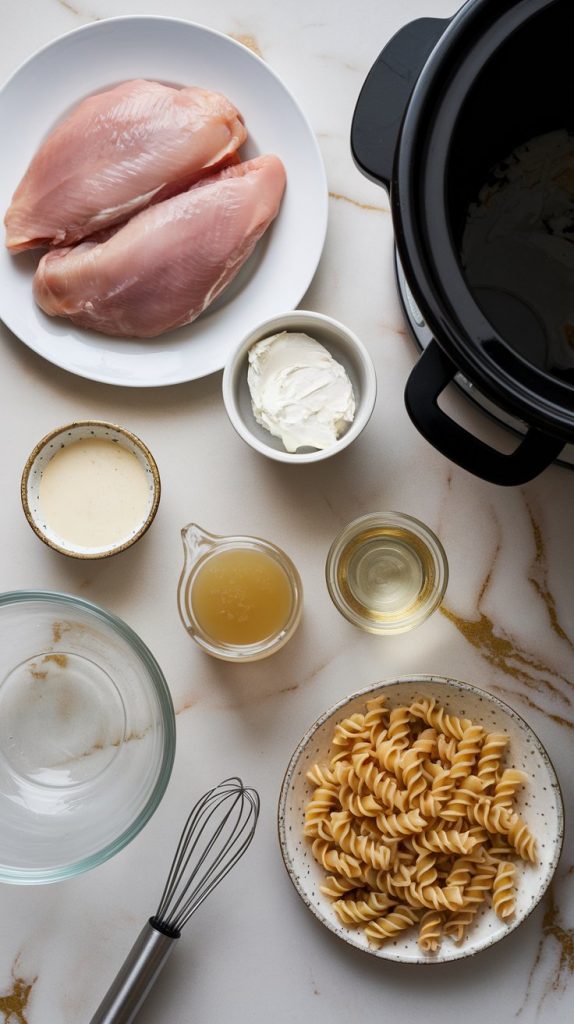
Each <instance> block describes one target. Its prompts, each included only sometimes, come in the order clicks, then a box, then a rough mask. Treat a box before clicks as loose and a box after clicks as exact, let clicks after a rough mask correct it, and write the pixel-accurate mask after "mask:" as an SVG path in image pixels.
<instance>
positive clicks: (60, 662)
mask: <svg viewBox="0 0 574 1024" xmlns="http://www.w3.org/2000/svg"><path fill="white" fill-rule="evenodd" d="M50 661H53V662H54V664H56V665H57V666H58V668H67V667H68V655H67V654H45V655H44V657H43V658H42V663H43V664H46V662H50Z"/></svg>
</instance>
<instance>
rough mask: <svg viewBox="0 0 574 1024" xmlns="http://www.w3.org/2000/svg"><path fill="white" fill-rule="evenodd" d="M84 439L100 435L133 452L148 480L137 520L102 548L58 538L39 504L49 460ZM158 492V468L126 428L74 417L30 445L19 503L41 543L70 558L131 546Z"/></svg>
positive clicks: (140, 533) (104, 555) (152, 514)
mask: <svg viewBox="0 0 574 1024" xmlns="http://www.w3.org/2000/svg"><path fill="white" fill-rule="evenodd" d="M88 438H102V439H106V440H109V441H113V442H114V443H115V444H118V445H121V446H122V447H123V448H125V449H126V450H127V451H129V452H131V453H132V455H135V457H136V459H137V460H138V462H139V463H140V465H141V466H142V467H143V469H144V470H145V473H146V476H147V479H148V500H147V505H146V508H145V511H144V514H143V516H142V519H141V521H140V522H139V523H138V524H137V526H136V527H135V528H134V529H133V530H132V531H131V532H130V533H129V535H127V536H125V537H121V538H118V541H117V543H115V544H113V545H106V546H105V547H81V546H80V545H78V544H73V543H71V542H70V541H69V540H68V539H67V538H66V537H61V536H60V535H59V534H58V533H56V532H55V531H54V530H53V529H52V528H51V527H50V525H49V524H48V523H46V521H45V518H44V516H43V515H42V508H41V504H40V481H41V479H42V473H43V472H44V470H45V468H46V466H47V465H48V463H49V461H50V459H51V458H53V456H54V455H55V454H56V453H57V452H58V451H60V449H61V448H65V447H66V446H67V445H70V444H73V443H74V442H75V441H83V440H86V439H88ZM160 495H161V484H160V478H159V471H158V468H157V465H156V462H155V459H154V457H153V455H152V454H151V452H150V450H149V448H147V447H146V445H145V444H144V443H143V441H141V440H140V438H139V437H137V436H136V435H135V434H132V432H131V431H130V430H126V428H125V427H120V426H117V424H115V423H106V422H105V421H103V420H78V421H77V422H75V423H67V424H66V425H65V426H63V427H57V428H56V429H55V430H52V431H50V433H49V434H47V435H46V437H43V438H42V440H41V441H39V442H38V444H37V445H36V447H35V448H34V450H33V452H32V453H31V454H30V456H29V458H28V460H27V462H26V465H25V467H24V472H23V473H22V482H21V497H22V506H23V508H24V513H25V515H26V519H27V520H28V522H29V524H30V526H31V527H32V529H33V531H34V533H35V534H36V535H37V536H38V537H39V538H40V540H42V541H44V544H47V545H48V546H49V547H51V548H54V550H55V551H59V552H61V554H63V555H69V556H70V557H72V558H107V557H108V556H109V555H116V554H118V552H120V551H125V550H126V548H129V547H131V545H132V544H135V542H136V541H137V540H139V539H140V537H143V535H144V533H146V531H147V530H149V528H150V526H151V524H152V522H153V520H154V518H155V514H156V512H157V509H158V505H159V499H160Z"/></svg>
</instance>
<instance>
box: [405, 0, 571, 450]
mask: <svg viewBox="0 0 574 1024" xmlns="http://www.w3.org/2000/svg"><path fill="white" fill-rule="evenodd" d="M490 2H491V0H470V3H468V4H466V5H465V7H464V8H462V9H461V11H459V12H458V14H457V15H455V17H454V19H453V21H452V22H451V24H450V25H449V26H448V27H447V29H446V30H445V35H444V36H443V37H442V38H441V40H440V41H439V43H438V45H437V47H436V48H435V50H434V51H433V53H432V54H431V56H430V58H429V60H428V61H427V63H426V64H425V67H424V68H423V71H422V72H421V75H420V76H419V79H418V80H417V83H416V84H415V88H414V90H413V94H412V96H411V99H410V101H409V105H408V108H407V111H406V114H405V118H404V121H403V125H402V129H401V133H400V137H399V140H398V144H397V148H396V152H395V165H394V172H393V180H392V182H391V206H392V210H393V220H394V223H395V234H396V238H397V248H398V251H399V256H400V259H401V263H402V264H403V268H404V270H405V274H406V276H407V279H408V281H409V286H410V287H411V288H412V290H413V294H414V296H415V299H416V301H417V303H418V304H419V305H420V307H421V312H422V313H423V315H424V316H425V319H426V320H427V322H428V324H429V327H431V329H432V331H433V333H434V334H435V335H436V336H437V341H438V342H439V343H440V344H441V346H442V347H443V348H444V349H445V351H446V352H447V354H448V355H450V356H451V358H452V359H453V361H454V362H455V363H456V364H457V366H459V367H460V369H461V370H462V371H463V372H464V373H465V374H466V375H468V376H469V377H470V379H472V380H473V381H474V382H475V383H476V384H477V385H478V386H479V387H480V388H481V389H482V390H484V391H485V393H487V394H488V395H489V397H491V398H492V400H493V401H495V402H498V403H500V402H501V401H502V402H503V403H504V404H506V405H507V406H508V407H509V408H512V409H513V411H515V412H516V414H517V415H518V416H520V417H521V418H522V419H524V420H526V422H530V423H535V422H536V424H537V425H539V426H540V427H542V429H546V430H548V429H552V427H554V428H555V429H557V430H558V431H560V432H561V433H562V432H564V431H567V432H569V437H571V433H572V429H573V428H574V402H573V398H574V389H572V388H571V387H570V386H569V385H568V384H567V383H565V382H562V381H560V380H559V379H557V378H555V377H552V376H550V375H548V374H545V373H544V372H543V371H540V370H538V369H537V368H536V367H534V366H533V365H532V364H531V363H528V361H527V360H525V359H524V358H523V357H522V356H520V355H519V354H517V353H516V352H515V351H514V350H513V349H511V347H510V346H509V345H508V344H507V343H506V342H505V341H504V339H503V338H502V337H501V336H500V335H498V334H497V332H496V331H495V330H494V328H493V327H492V325H490V323H489V322H488V320H487V319H486V317H485V316H484V314H483V313H482V310H481V309H480V307H479V306H478V305H477V304H476V302H475V301H474V297H473V296H472V294H471V292H470V289H469V288H468V286H467V284H466V281H465V279H464V277H463V275H462V272H461V270H460V265H459V257H458V253H457V252H456V250H455V247H454V245H453V243H452V239H451V238H450V233H449V248H450V254H451V260H450V263H451V266H450V267H449V272H450V273H454V274H456V275H457V276H458V281H457V285H458V291H459V292H462V294H463V296H464V300H465V305H466V307H467V308H466V310H465V312H466V313H467V314H468V315H470V316H471V318H472V320H473V323H474V325H475V330H476V335H477V336H479V335H480V333H481V332H482V333H483V334H484V333H486V335H487V336H491V337H492V338H493V339H495V341H496V342H497V344H498V345H500V347H501V351H503V352H505V353H508V356H509V358H511V359H512V360H513V361H514V363H515V364H517V363H518V366H519V368H520V364H522V369H523V371H524V376H526V377H527V378H528V379H529V380H530V381H532V380H534V382H535V387H534V388H533V387H532V386H531V384H530V383H528V382H527V381H525V380H524V379H521V374H520V373H519V374H517V375H515V374H510V373H508V372H507V370H506V369H505V368H504V367H503V366H501V365H500V363H499V362H497V361H496V360H495V359H494V358H493V356H492V353H491V352H488V351H486V350H485V349H484V348H483V347H482V346H481V345H480V343H477V342H476V341H475V340H474V338H473V337H472V335H470V334H469V332H468V330H467V329H466V328H465V327H464V326H463V325H462V323H461V321H460V316H459V314H458V313H457V311H456V309H454V307H453V306H452V304H451V302H450V301H449V296H448V294H446V293H445V288H444V285H442V283H441V279H440V277H438V276H437V274H436V270H434V272H433V266H432V262H434V261H431V260H429V259H428V258H426V248H427V245H428V247H429V248H430V250H431V252H432V248H433V246H432V242H431V241H430V240H429V239H427V240H426V244H425V232H424V231H423V230H422V227H423V226H424V227H425V228H426V223H425V219H424V213H423V215H422V217H421V218H420V219H421V221H422V222H423V224H422V225H421V224H419V223H418V220H417V217H416V215H415V209H414V206H415V202H414V198H413V197H414V196H415V195H417V193H418V187H417V186H418V182H417V181H416V175H417V171H416V170H415V169H416V168H418V167H420V165H421V161H420V159H418V160H417V156H416V152H415V151H416V150H418V151H419V153H420V150H421V148H422V145H423V141H424V143H428V140H429V137H430V136H431V135H432V130H433V126H434V125H435V123H436V121H437V117H436V110H437V106H436V95H433V93H434V92H436V77H437V75H438V72H439V71H443V70H444V67H443V65H444V62H445V60H451V59H452V55H451V51H452V47H453V46H458V44H459V37H460V33H461V32H462V31H463V30H466V29H467V27H468V22H469V19H470V18H472V17H473V16H474V15H475V13H476V10H477V9H478V8H484V7H485V6H487V5H488V4H489V3H490ZM554 2H555V0H538V2H537V3H535V4H533V3H532V0H531V2H530V3H528V8H529V11H528V17H530V16H532V15H533V14H536V13H538V12H539V11H540V10H542V9H544V7H546V6H549V4H551V3H554ZM522 6H523V5H522V4H519V5H518V7H522ZM506 14H507V15H508V16H509V21H510V23H511V24H514V22H515V21H516V19H517V6H516V5H513V6H512V7H511V8H509V10H508V11H507V12H506ZM524 20H525V19H524V16H522V17H521V18H520V21H524ZM505 29H506V30H505V32H504V33H503V34H502V37H501V36H500V33H499V34H498V36H497V37H496V38H495V39H494V41H492V40H491V52H492V51H493V50H494V49H496V48H497V47H498V46H499V45H500V43H501V42H502V41H503V39H505V38H507V35H508V31H507V29H508V25H507V26H505ZM475 49H476V47H474V46H473V47H472V48H471V49H470V50H469V51H468V54H470V53H471V52H473V51H475ZM468 54H467V56H468ZM465 64H467V61H463V62H462V63H459V67H458V69H457V74H458V75H459V77H462V76H463V72H464V66H465ZM467 70H468V69H467ZM465 94H466V93H465V92H464V91H461V95H460V97H459V99H458V102H457V104H456V107H457V109H458V110H459V109H460V106H461V105H462V103H463V102H464V96H465ZM444 102H445V100H444V98H442V99H441V101H440V105H442V104H444ZM431 105H433V108H434V109H433V117H432V118H429V114H428V110H429V106H431ZM439 109H440V106H439ZM423 166H425V170H426V165H425V164H423ZM425 177H426V174H425ZM423 180H424V177H423ZM443 180H444V179H443ZM404 196H407V197H408V201H407V202H405V201H404ZM417 205H422V204H420V202H419V203H418V204H417ZM423 209H424V207H423ZM445 220H446V216H445ZM443 244H444V239H443ZM423 253H424V258H423V255H422V254H423ZM439 262H441V261H439ZM423 281H424V284H425V288H424V291H423V289H422V282H423ZM437 292H438V293H440V296H441V299H442V301H441V302H438V301H437ZM453 320H454V321H455V323H457V326H458V331H457V330H456V329H454V330H453V323H452V321H453ZM545 390H546V391H548V390H551V391H552V392H553V397H552V398H550V399H549V398H548V397H547V395H546V394H545V393H544V391H545Z"/></svg>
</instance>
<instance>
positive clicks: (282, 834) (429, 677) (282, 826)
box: [277, 673, 565, 967]
mask: <svg viewBox="0 0 574 1024" xmlns="http://www.w3.org/2000/svg"><path fill="white" fill-rule="evenodd" d="M409 682H413V683H425V682H426V683H440V684H443V683H446V684H447V685H450V686H451V687H452V689H454V690H462V691H463V692H464V691H467V692H471V693H474V694H479V695H481V696H482V695H484V696H485V697H486V698H487V699H488V700H489V701H491V702H492V703H494V704H496V705H498V706H499V708H501V709H502V710H503V711H504V712H505V713H507V714H509V715H510V717H511V718H513V719H515V720H516V721H517V722H518V724H519V726H520V727H521V728H522V729H525V730H526V731H527V734H528V735H529V737H530V738H531V739H532V740H533V741H534V743H535V745H536V747H537V748H538V750H539V752H540V754H541V756H542V758H543V760H544V762H545V765H546V768H547V770H548V772H549V776H550V779H551V782H552V788H553V790H554V792H555V794H556V798H557V799H556V802H557V811H558V814H557V818H558V821H557V826H558V828H557V835H556V844H555V851H554V855H553V858H552V862H551V865H550V871H549V874H548V879H547V881H546V884H545V885H544V886H543V888H542V889H541V890H540V892H539V893H538V894H537V898H536V900H535V901H534V902H533V904H532V906H531V907H530V909H529V910H528V912H527V913H526V914H525V915H524V917H522V918H520V920H518V921H514V922H512V923H511V924H509V925H507V928H508V930H507V931H506V932H505V933H504V934H503V935H499V936H498V937H497V938H493V939H490V940H488V939H487V940H485V941H484V942H483V943H482V944H481V945H478V946H477V947H476V948H474V949H468V950H465V949H464V948H461V949H460V950H458V949H455V950H454V951H453V953H451V954H444V953H438V954H437V955H435V956H433V957H424V954H423V953H422V952H421V953H420V955H419V956H417V957H416V958H415V959H406V958H404V957H402V956H397V955H393V956H390V955H389V953H388V950H387V949H386V947H385V946H384V945H383V946H381V947H379V948H378V949H377V948H375V947H374V946H373V947H369V946H364V945H362V944H360V943H358V942H357V941H356V939H355V937H354V934H353V932H351V931H349V934H348V935H347V934H344V935H343V934H341V932H340V931H338V930H336V928H335V927H334V926H333V924H332V922H331V921H329V920H328V918H327V917H324V916H323V914H322V912H321V910H320V909H319V908H318V907H317V906H316V905H315V904H314V903H313V902H312V901H311V900H310V899H309V898H308V896H307V894H306V893H305V892H303V891H302V888H301V887H300V886H299V884H298V877H297V875H296V874H295V870H294V866H293V864H292V862H291V858H290V855H289V853H288V850H287V833H286V820H285V805H286V802H287V795H288V792H289V786H290V785H291V780H292V778H293V774H294V772H295V769H296V767H297V764H298V761H299V758H300V756H301V754H302V753H303V751H304V749H305V748H306V746H307V744H308V742H309V741H310V739H311V738H312V736H313V735H314V734H315V733H316V732H317V730H318V729H319V728H320V727H321V726H322V725H323V724H324V722H326V721H327V720H328V719H329V718H330V717H331V716H332V715H334V714H335V713H336V712H337V711H339V710H340V709H342V708H344V707H345V706H346V705H347V704H350V703H351V702H352V701H354V700H356V699H357V698H358V697H362V696H365V695H367V694H369V693H372V692H373V691H375V690H376V691H378V690H381V689H383V688H384V687H386V686H390V685H393V684H399V683H409ZM564 832H565V829H564V797H563V794H562V788H561V786H560V781H559V779H558V775H557V773H556V769H555V768H554V765H553V763H552V760H551V758H550V755H549V754H548V751H547V750H546V747H545V746H544V744H543V743H542V741H541V740H540V739H539V737H538V735H537V733H535V732H534V730H533V729H532V726H530V725H529V724H528V722H527V721H526V719H524V718H523V717H522V715H520V714H519V713H518V712H517V711H516V710H515V709H514V708H513V707H512V706H511V705H510V704H507V703H506V702H505V701H503V700H501V699H500V697H497V696H496V695H495V694H492V693H490V691H489V690H485V689H483V688H482V687H480V686H475V685H474V684H473V683H467V682H465V681H463V680H460V679H455V678H454V677H453V676H442V675H436V674H434V673H412V674H410V673H407V674H403V675H400V676H392V677H389V678H388V679H383V680H380V681H379V682H377V683H371V684H369V685H368V686H365V687H363V688H362V689H360V690H355V691H354V692H353V693H351V694H349V695H347V696H346V697H343V698H341V700H339V701H337V702H336V703H335V704H333V705H331V706H330V707H329V708H328V709H327V710H326V711H324V712H323V713H322V714H321V715H319V717H318V718H317V719H316V720H315V721H314V722H313V723H312V725H310V726H309V728H308V729H307V731H306V732H305V734H304V735H303V736H302V738H301V740H300V741H299V743H298V744H297V746H296V748H295V750H294V751H293V754H292V755H291V757H290V759H289V762H288V764H287V768H286V770H285V774H284V776H283V781H282V783H281V789H280V792H279V799H278V803H277V834H278V839H279V848H280V851H281V857H282V860H283V864H284V866H285V870H286V871H287V874H288V876H289V879H290V881H291V884H292V885H293V887H294V888H295V890H296V892H297V894H298V895H299V897H300V898H301V900H302V901H303V903H304V904H305V906H306V907H307V909H308V910H309V911H310V912H311V913H312V914H313V915H314V916H315V917H316V918H317V920H318V921H319V922H320V923H321V924H322V925H324V926H325V927H326V928H328V930H329V931H330V932H331V933H332V934H333V935H335V936H336V938H338V939H340V940H341V941H342V942H345V943H347V944H348V945H350V946H353V947H354V948H355V949H358V950H359V951H360V952H361V953H364V954H366V955H367V956H373V957H375V958H376V959H378V960H385V961H386V962H387V963H392V964H401V965H402V966H405V967H417V966H429V967H430V966H435V967H436V966H439V965H442V964H447V963H453V962H455V961H458V960H466V959H469V958H470V957H472V956H475V955H476V954H477V953H481V952H483V951H484V950H486V949H490V947H491V946H496V945H497V944H498V943H499V942H502V941H504V940H505V939H507V938H509V936H510V935H512V933H513V932H514V931H515V930H516V929H517V928H518V927H519V926H520V925H521V924H523V923H524V922H525V921H527V920H528V918H529V917H530V916H531V914H532V913H533V912H534V910H535V909H536V907H537V906H538V905H539V904H540V902H541V900H542V899H543V897H544V896H545V894H546V892H547V891H548V889H549V887H550V884H551V882H552V879H553V878H554V875H555V873H556V869H557V867H558V863H559V861H560V857H561V855H562V850H563V847H564Z"/></svg>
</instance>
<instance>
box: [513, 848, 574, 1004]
mask: <svg viewBox="0 0 574 1024" xmlns="http://www.w3.org/2000/svg"><path fill="white" fill-rule="evenodd" d="M571 871H572V868H569V869H568V871H567V872H566V874H570V873H571ZM549 939H554V940H555V941H556V942H557V943H558V949H559V956H558V959H557V960H556V961H555V963H554V965H553V968H552V972H551V974H550V976H549V977H548V978H547V980H546V984H545V986H544V990H543V992H542V995H541V997H540V999H539V1002H538V1010H540V1007H541V1005H542V1003H543V1002H544V1000H545V999H546V997H547V996H548V995H549V994H550V993H551V992H563V991H564V990H565V988H566V985H567V983H568V979H569V977H570V975H572V974H574V928H565V927H564V926H563V925H562V923H561V921H560V909H559V906H558V903H557V900H556V896H555V894H554V887H553V886H552V885H551V886H550V888H549V889H548V893H547V895H546V906H545V910H544V917H543V918H542V934H541V936H540V941H539V943H538V949H537V951H536V956H535V958H534V962H533V964H532V967H531V968H530V972H529V975H528V985H527V988H526V994H525V996H524V1001H523V1003H522V1006H521V1007H520V1009H519V1010H518V1011H517V1013H516V1016H517V1017H519V1016H520V1014H521V1013H522V1011H523V1009H524V1007H525V1006H526V1003H527V1002H528V999H529V997H530V992H531V989H532V983H533V979H534V974H535V972H536V969H537V967H538V965H539V964H540V961H541V959H542V954H543V952H544V950H545V949H547V947H548V945H549V943H548V940H549Z"/></svg>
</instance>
